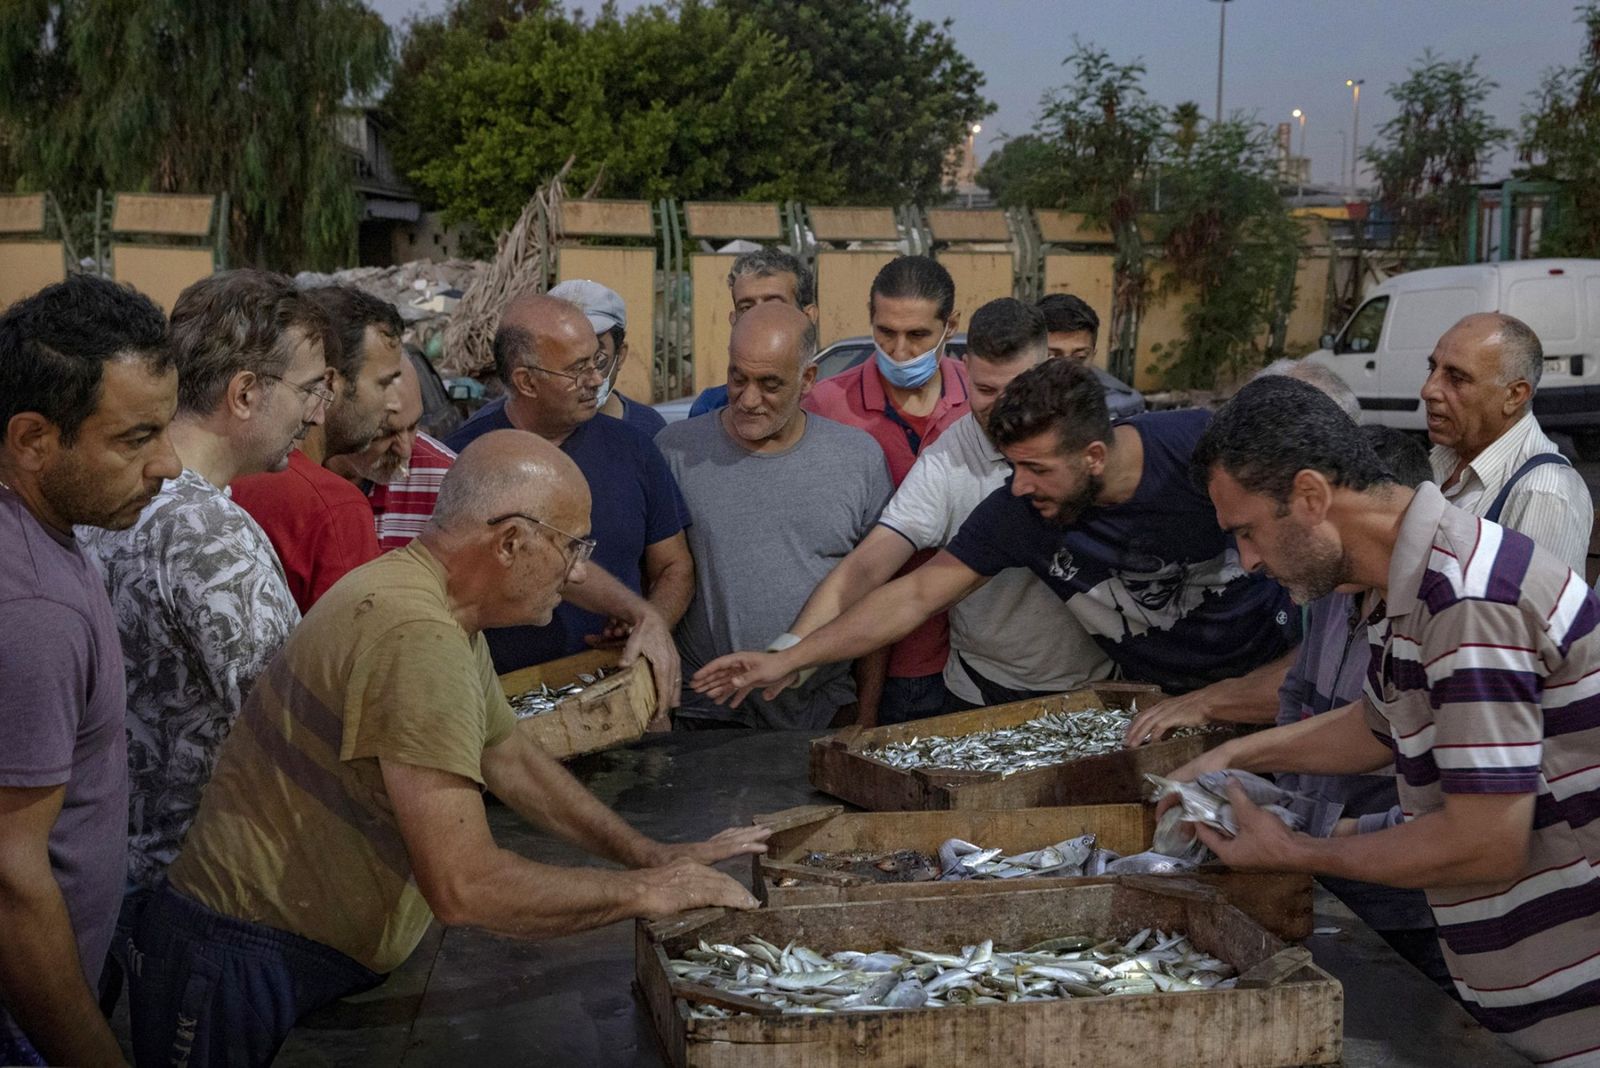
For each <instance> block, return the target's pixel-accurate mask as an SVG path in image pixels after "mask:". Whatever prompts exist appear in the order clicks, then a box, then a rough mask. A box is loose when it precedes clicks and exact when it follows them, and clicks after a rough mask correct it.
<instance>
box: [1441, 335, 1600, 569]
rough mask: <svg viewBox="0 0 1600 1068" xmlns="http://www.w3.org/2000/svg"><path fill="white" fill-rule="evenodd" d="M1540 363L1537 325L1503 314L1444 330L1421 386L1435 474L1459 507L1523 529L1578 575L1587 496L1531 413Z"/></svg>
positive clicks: (1588, 520) (1589, 520)
mask: <svg viewBox="0 0 1600 1068" xmlns="http://www.w3.org/2000/svg"><path fill="white" fill-rule="evenodd" d="M1543 370H1544V349H1543V347H1542V346H1541V345H1540V344H1539V337H1538V335H1537V334H1535V333H1534V332H1533V331H1532V330H1531V329H1530V328H1529V327H1528V325H1527V324H1526V323H1524V322H1523V321H1522V320H1520V319H1517V318H1514V317H1512V316H1510V315H1502V314H1500V313H1499V312H1486V313H1483V314H1479V315H1469V316H1467V317H1466V318H1465V319H1462V320H1461V321H1460V322H1459V323H1457V324H1456V325H1455V326H1453V327H1451V328H1450V329H1449V330H1447V331H1445V334H1444V336H1443V337H1441V338H1440V339H1439V343H1438V344H1437V345H1436V346H1434V350H1433V355H1431V356H1429V357H1428V380H1427V381H1426V382H1424V383H1423V386H1422V402H1423V404H1425V405H1426V406H1427V412H1428V440H1430V441H1432V442H1433V445H1434V448H1433V454H1432V456H1431V457H1430V459H1431V460H1432V461H1433V474H1434V481H1435V482H1437V483H1438V484H1439V487H1440V488H1441V489H1443V490H1444V499H1445V500H1447V501H1449V502H1450V503H1451V504H1453V505H1455V506H1456V507H1457V508H1464V509H1466V510H1467V511H1469V512H1471V513H1472V514H1473V515H1479V516H1483V517H1484V518H1485V519H1488V520H1490V521H1492V522H1496V523H1499V524H1501V525H1502V526H1507V527H1510V528H1511V529H1512V530H1518V531H1521V532H1522V533H1524V534H1526V535H1527V536H1528V537H1530V538H1532V539H1533V543H1534V544H1535V545H1538V546H1539V547H1540V548H1542V549H1544V550H1546V551H1547V552H1550V553H1553V554H1554V555H1555V556H1557V557H1559V558H1560V559H1561V560H1562V561H1563V562H1565V563H1566V565H1567V566H1568V567H1570V568H1572V569H1573V570H1574V571H1576V572H1578V574H1580V575H1581V574H1583V573H1584V570H1583V566H1584V555H1585V554H1586V553H1587V552H1588V550H1589V529H1590V527H1591V526H1593V524H1594V503H1593V502H1592V501H1591V500H1590V499H1589V487H1588V486H1587V485H1586V484H1585V483H1584V480H1583V476H1582V475H1580V474H1579V473H1578V472H1577V471H1576V470H1574V469H1573V467H1572V465H1571V464H1569V463H1568V462H1567V460H1566V458H1565V457H1564V456H1562V455H1561V453H1560V451H1559V450H1558V449H1557V448H1556V444H1555V442H1553V441H1551V440H1550V439H1549V438H1547V437H1545V435H1544V432H1543V431H1542V430H1540V429H1539V420H1538V419H1536V418H1535V417H1534V414H1533V395H1534V392H1535V391H1536V390H1538V388H1539V376H1540V375H1541V373H1542V372H1543Z"/></svg>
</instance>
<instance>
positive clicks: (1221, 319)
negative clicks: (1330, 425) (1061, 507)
mask: <svg viewBox="0 0 1600 1068" xmlns="http://www.w3.org/2000/svg"><path fill="white" fill-rule="evenodd" d="M1197 114H1198V113H1196V115H1197ZM1197 127H1198V122H1193V121H1190V120H1189V117H1188V116H1187V115H1186V114H1185V113H1184V112H1183V111H1182V105H1180V106H1179V108H1178V109H1175V110H1174V113H1173V122H1172V124H1171V129H1170V132H1169V134H1168V140H1167V145H1166V148H1167V151H1166V152H1165V154H1164V156H1165V160H1166V162H1165V164H1164V166H1163V168H1162V175H1161V189H1162V198H1161V207H1162V211H1161V212H1160V213H1159V214H1158V215H1157V216H1156V227H1157V234H1156V236H1157V240H1158V241H1159V242H1160V244H1161V247H1162V249H1163V250H1164V251H1165V253H1166V263H1167V265H1168V272H1167V275H1166V280H1165V282H1164V284H1163V288H1164V289H1165V291H1166V292H1167V294H1168V295H1169V296H1171V295H1174V294H1178V293H1189V294H1192V295H1193V297H1192V300H1191V301H1190V302H1189V303H1187V304H1185V306H1184V309H1183V319H1184V338H1183V340H1181V341H1179V342H1176V343H1174V344H1172V345H1170V346H1167V348H1166V349H1165V350H1164V351H1163V352H1162V353H1161V356H1162V367H1163V371H1164V375H1165V379H1166V383H1167V385H1169V386H1172V387H1176V388H1209V387H1212V386H1214V385H1215V384H1216V383H1217V381H1218V380H1219V379H1222V380H1233V379H1237V378H1239V377H1240V376H1241V375H1242V374H1243V373H1245V372H1246V371H1248V370H1250V369H1251V368H1253V367H1259V366H1261V365H1262V364H1264V363H1266V362H1267V360H1268V358H1269V357H1270V356H1273V355H1276V353H1275V352H1274V351H1273V341H1272V336H1273V333H1274V327H1275V326H1276V324H1277V323H1278V322H1279V321H1280V320H1281V318H1282V317H1283V316H1286V315H1287V314H1288V311H1289V308H1288V307H1287V300H1286V295H1287V293H1288V292H1289V291H1291V290H1292V287H1293V278H1294V269H1295V261H1296V257H1297V255H1298V241H1299V229H1298V227H1297V225H1296V224H1295V222H1294V220H1293V219H1291V218H1290V217H1289V214H1288V212H1287V211H1286V210H1285V209H1284V206H1283V198H1282V196H1281V195H1280V193H1279V190H1278V159H1277V155H1276V150H1275V147H1274V144H1273V140H1272V137H1271V135H1270V133H1269V131H1268V130H1267V128H1266V127H1265V126H1263V125H1261V124H1260V123H1250V122H1243V121H1238V120H1235V121H1229V122H1223V123H1214V124H1211V125H1208V126H1206V127H1205V128H1204V129H1203V130H1199V129H1197Z"/></svg>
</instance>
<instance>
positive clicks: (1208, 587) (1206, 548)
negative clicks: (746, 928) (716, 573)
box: [694, 359, 1300, 699]
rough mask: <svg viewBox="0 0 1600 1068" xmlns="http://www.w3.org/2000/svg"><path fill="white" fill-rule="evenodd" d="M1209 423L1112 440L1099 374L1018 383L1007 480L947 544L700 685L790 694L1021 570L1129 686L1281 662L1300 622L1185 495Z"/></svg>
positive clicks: (1182, 682) (1003, 447)
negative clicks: (1064, 610) (838, 611)
mask: <svg viewBox="0 0 1600 1068" xmlns="http://www.w3.org/2000/svg"><path fill="white" fill-rule="evenodd" d="M1210 418H1211V416H1210V413H1209V412H1204V411H1179V412H1155V413H1146V414H1144V415H1137V416H1134V417H1132V418H1130V419H1127V420H1125V421H1123V422H1120V423H1118V424H1117V426H1116V427H1115V428H1113V427H1112V426H1111V423H1110V417H1109V415H1108V413H1107V411H1106V402H1105V392H1104V389H1103V388H1102V387H1101V385H1100V384H1099V382H1098V381H1097V380H1096V379H1095V377H1094V374H1093V372H1092V371H1091V370H1090V369H1088V368H1087V367H1085V366H1084V365H1083V364H1080V363H1076V362H1074V361H1070V360H1059V359H1057V360H1048V361H1046V362H1045V363H1042V364H1040V365H1039V366H1038V367H1035V368H1033V369H1032V370H1030V371H1027V372H1025V373H1024V374H1022V375H1020V376H1018V377H1017V378H1016V379H1015V380H1014V381H1013V382H1012V383H1011V385H1009V386H1008V387H1007V388H1006V391H1005V393H1004V394H1003V395H1002V396H1001V398H1000V400H999V401H998V402H997V403H996V404H995V406H994V410H993V412H992V413H991V415H990V417H989V434H990V437H991V438H992V439H993V440H994V443H995V444H996V445H997V446H998V447H999V448H1000V451H1001V452H1002V453H1003V454H1004V455H1005V457H1006V459H1007V460H1008V461H1010V463H1011V466H1012V477H1011V480H1010V481H1009V482H1008V483H1007V484H1006V485H1005V486H1004V487H1002V488H1000V489H998V490H996V491H995V492H994V493H993V494H991V495H990V496H989V497H988V498H986V499H985V500H984V501H983V502H982V503H981V504H979V505H978V507H977V509H976V510H974V511H973V513H972V514H971V516H969V517H968V518H967V520H966V522H965V523H963V524H962V527H961V529H960V531H959V532H957V534H956V536H955V538H954V539H953V540H952V541H951V542H950V544H949V545H948V546H947V547H946V548H945V549H944V550H942V551H940V552H939V553H938V555H936V556H935V557H934V558H933V559H932V560H930V561H929V562H928V563H927V564H925V565H923V567H922V568H921V569H919V570H918V571H915V572H913V573H912V574H910V575H907V576H905V577H904V578H901V579H898V580H896V581H894V582H891V583H889V584H888V585H886V586H883V587H881V588H880V589H879V590H877V591H875V592H874V593H872V594H869V595H868V596H867V597H865V598H863V599H862V600H861V601H859V602H857V603H856V605H855V606H854V607H853V608H851V609H850V610H849V611H848V612H846V613H844V614H843V615H841V616H840V617H839V618H838V619H836V620H835V621H834V622H832V623H830V624H829V625H828V626H826V627H823V628H822V629H820V630H818V631H815V632H814V633H812V634H811V635H809V636H808V637H807V638H806V639H805V640H804V641H802V642H800V643H799V644H798V645H794V646H791V647H789V648H787V649H785V650H783V651H782V652H778V653H760V654H756V653H734V654H732V655H730V656H727V657H723V658H721V659H720V660H717V661H714V662H712V663H711V664H708V665H707V666H706V667H705V668H703V669H701V670H700V672H698V673H697V674H696V675H695V678H694V686H695V689H696V690H697V691H699V692H701V693H707V694H710V695H712V696H714V697H717V698H718V699H724V698H727V697H730V696H732V697H735V698H737V697H738V696H739V695H740V693H741V692H749V691H750V690H751V689H754V688H756V687H769V688H770V687H773V686H775V685H780V684H782V683H783V682H784V681H785V680H786V679H787V678H788V677H789V676H790V675H791V674H792V673H794V672H796V671H799V670H801V669H803V668H806V667H809V666H811V665H813V664H822V663H831V662H833V661H835V660H841V659H849V658H850V657H851V656H853V655H857V654H856V653H854V652H852V651H851V650H854V649H856V648H857V647H858V646H859V647H860V648H862V649H874V648H877V647H879V646H881V645H883V644H885V643H887V642H892V641H894V640H895V639H896V638H898V637H899V636H900V635H901V634H903V633H906V632H909V631H910V630H911V629H912V628H913V627H915V626H916V625H917V624H918V623H920V622H921V621H922V620H923V619H925V618H927V617H928V616H930V615H932V614H933V613H935V612H941V611H944V610H945V609H946V608H948V607H949V606H950V605H952V604H954V603H956V602H957V601H959V600H961V599H962V598H963V597H965V596H967V594H969V593H971V592H972V591H973V590H976V589H978V588H979V587H980V586H982V585H983V584H984V583H985V582H987V581H988V580H989V579H990V578H993V577H994V576H995V575H997V574H999V573H1000V572H1001V571H1004V570H1006V569H1007V568H1012V567H1025V568H1028V569H1029V570H1030V571H1032V572H1033V573H1034V574H1035V575H1037V576H1038V577H1039V578H1040V579H1041V580H1043V582H1044V583H1045V584H1046V585H1047V586H1049V587H1050V588H1051V589H1052V590H1054V591H1055V592H1056V594H1057V595H1058V596H1059V597H1061V598H1062V600H1064V601H1066V602H1067V604H1068V606H1069V607H1070V608H1071V609H1072V610H1073V613H1074V614H1075V615H1076V616H1077V617H1078V619H1079V621H1080V622H1082V623H1083V625H1084V627H1085V629H1087V630H1088V632H1089V633H1090V634H1091V635H1092V636H1093V637H1094V639H1095V640H1096V642H1098V643H1099V644H1100V646H1101V647H1102V648H1103V649H1104V650H1105V651H1106V654H1107V655H1108V656H1110V657H1111V659H1112V660H1113V661H1115V662H1116V664H1117V666H1118V668H1119V669H1120V671H1121V674H1122V676H1123V677H1125V678H1128V679H1132V680H1135V681H1139V682H1152V683H1156V684H1157V685H1159V686H1161V687H1162V688H1163V689H1164V690H1166V691H1167V692H1169V693H1185V692H1188V691H1190V690H1194V689H1197V688H1199V687H1202V686H1206V685H1209V684H1211V683H1215V682H1219V681H1222V680H1225V679H1231V678H1234V677H1237V676H1239V675H1243V674H1245V673H1247V672H1249V671H1251V670H1253V669H1255V668H1258V667H1260V666H1262V665H1263V664H1267V663H1269V662H1271V661H1273V660H1276V659H1278V658H1281V657H1283V656H1284V655H1285V654H1286V653H1287V652H1288V651H1289V650H1290V649H1291V648H1292V647H1293V646H1294V645H1295V644H1296V643H1297V642H1298V641H1299V639H1300V614H1299V611H1298V609H1296V608H1295V607H1294V606H1293V603H1292V602H1291V601H1290V599H1289V595H1288V593H1287V592H1286V591H1285V590H1284V589H1283V588H1282V587H1280V586H1279V585H1278V584H1277V583H1276V582H1273V581H1272V580H1271V579H1268V578H1266V577H1264V576H1261V575H1252V574H1248V573H1246V572H1245V571H1244V570H1243V569H1242V568H1241V567H1240V565H1239V558H1238V553H1237V552H1236V550H1235V549H1234V546H1233V543H1232V541H1231V540H1230V539H1229V537H1228V536H1227V535H1226V534H1224V533H1223V531H1222V529H1221V528H1220V527H1219V526H1218V525H1217V517H1216V512H1215V510H1214V509H1213V507H1212V505H1211V501H1210V499H1209V498H1207V497H1206V496H1205V495H1204V494H1203V493H1201V492H1200V491H1199V490H1198V489H1196V487H1195V486H1194V485H1193V483H1191V482H1190V480H1189V474H1188V464H1189V455H1190V453H1191V452H1192V451H1193V450H1194V445H1195V442H1196V441H1198V440H1199V437H1200V434H1201V433H1202V432H1203V431H1204V429H1205V427H1206V424H1207V423H1208V422H1209V421H1210Z"/></svg>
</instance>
